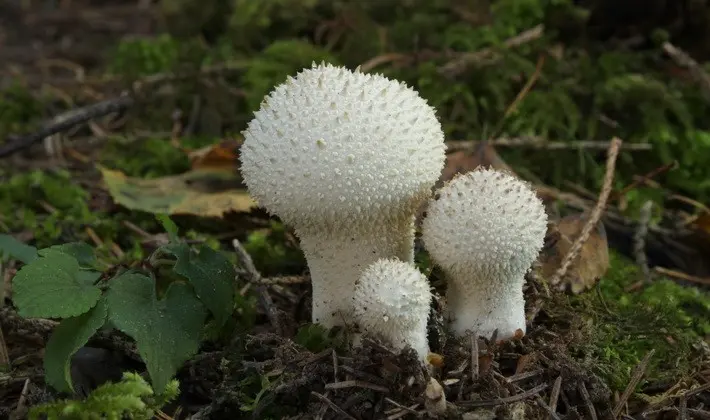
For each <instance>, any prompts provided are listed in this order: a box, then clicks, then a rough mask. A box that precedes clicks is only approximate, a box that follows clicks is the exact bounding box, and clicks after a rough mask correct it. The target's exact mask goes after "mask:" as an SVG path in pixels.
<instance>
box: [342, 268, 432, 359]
mask: <svg viewBox="0 0 710 420" xmlns="http://www.w3.org/2000/svg"><path fill="white" fill-rule="evenodd" d="M431 300H432V295H431V290H430V287H429V282H428V281H427V278H426V276H425V275H424V274H422V273H421V271H419V270H418V269H417V268H416V267H415V266H414V265H413V264H411V263H408V262H403V261H400V260H396V259H380V260H377V261H376V262H374V263H373V264H372V265H370V266H369V267H368V268H367V269H366V270H365V271H364V272H363V273H362V275H361V276H360V278H359V279H358V280H357V282H356V283H355V293H354V296H353V302H354V308H355V311H354V314H355V319H356V320H357V322H358V324H359V325H360V327H361V328H362V330H363V332H364V333H367V334H370V335H372V336H375V337H379V338H380V339H382V340H384V341H385V342H386V343H387V344H389V345H390V346H391V347H392V349H393V350H395V351H401V350H403V349H404V348H405V347H407V346H410V347H412V348H413V349H414V350H415V351H416V352H417V354H418V355H419V358H420V359H421V360H422V361H425V360H426V358H427V356H428V355H429V341H428V340H427V321H428V320H429V308H430V305H431Z"/></svg>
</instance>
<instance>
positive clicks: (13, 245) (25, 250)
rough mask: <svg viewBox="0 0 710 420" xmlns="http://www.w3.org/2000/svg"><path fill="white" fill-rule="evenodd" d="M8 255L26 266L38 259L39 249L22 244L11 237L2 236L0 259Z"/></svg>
mask: <svg viewBox="0 0 710 420" xmlns="http://www.w3.org/2000/svg"><path fill="white" fill-rule="evenodd" d="M3 255H6V256H10V257H12V258H15V259H17V260H20V261H22V262H23V263H24V264H29V263H30V262H32V261H34V260H35V259H36V258H37V248H35V247H33V246H29V245H27V244H25V243H22V242H20V241H18V240H17V239H15V238H14V237H12V236H10V235H5V234H2V235H0V257H1V256H3Z"/></svg>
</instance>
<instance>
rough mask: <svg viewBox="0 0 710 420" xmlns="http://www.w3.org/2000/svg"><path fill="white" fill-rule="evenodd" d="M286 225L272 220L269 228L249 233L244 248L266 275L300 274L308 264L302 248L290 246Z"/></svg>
mask: <svg viewBox="0 0 710 420" xmlns="http://www.w3.org/2000/svg"><path fill="white" fill-rule="evenodd" d="M286 235H287V230H286V227H285V226H284V225H283V224H282V223H279V222H272V223H271V227H270V228H269V229H268V230H262V231H254V232H252V233H250V234H249V236H248V237H247V239H246V241H245V243H244V249H246V250H247V252H249V255H251V257H252V259H253V260H254V265H255V266H256V268H257V269H258V270H259V271H260V272H261V273H262V275H264V276H274V275H288V274H299V273H301V272H302V271H303V268H304V267H305V265H306V260H305V257H304V256H303V253H302V252H301V250H300V249H298V248H294V247H293V246H289V245H288V244H287V240H286Z"/></svg>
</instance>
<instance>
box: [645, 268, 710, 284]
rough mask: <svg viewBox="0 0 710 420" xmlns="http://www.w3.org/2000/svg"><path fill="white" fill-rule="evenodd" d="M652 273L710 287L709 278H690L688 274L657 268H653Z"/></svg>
mask: <svg viewBox="0 0 710 420" xmlns="http://www.w3.org/2000/svg"><path fill="white" fill-rule="evenodd" d="M653 271H655V272H657V273H659V274H662V275H664V276H668V277H671V278H675V279H678V280H683V281H687V282H691V283H697V284H702V285H705V286H710V278H704V277H697V276H691V275H690V274H686V273H683V272H680V271H676V270H670V269H668V268H663V267H658V266H656V267H653Z"/></svg>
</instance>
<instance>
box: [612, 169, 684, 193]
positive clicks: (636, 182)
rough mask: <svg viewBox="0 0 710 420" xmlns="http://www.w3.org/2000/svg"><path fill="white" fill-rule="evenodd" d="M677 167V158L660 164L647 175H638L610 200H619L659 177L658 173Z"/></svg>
mask: <svg viewBox="0 0 710 420" xmlns="http://www.w3.org/2000/svg"><path fill="white" fill-rule="evenodd" d="M677 167H678V161H675V160H674V161H673V162H671V163H667V164H665V165H662V166H659V167H658V168H656V169H654V170H652V171H651V172H648V173H647V174H645V175H642V176H640V177H637V178H636V179H634V181H633V182H632V183H630V184H629V185H627V186H625V187H624V188H622V189H621V190H619V191H617V192H615V193H614V194H613V195H612V196H611V198H610V199H609V201H614V200H618V199H619V198H621V197H623V196H624V195H626V193H627V192H629V191H631V190H633V189H634V188H636V187H638V186H639V185H642V184H646V183H647V182H648V181H650V180H651V179H652V178H655V177H657V176H658V175H660V174H662V173H665V172H668V171H670V170H671V169H675V168H677Z"/></svg>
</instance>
